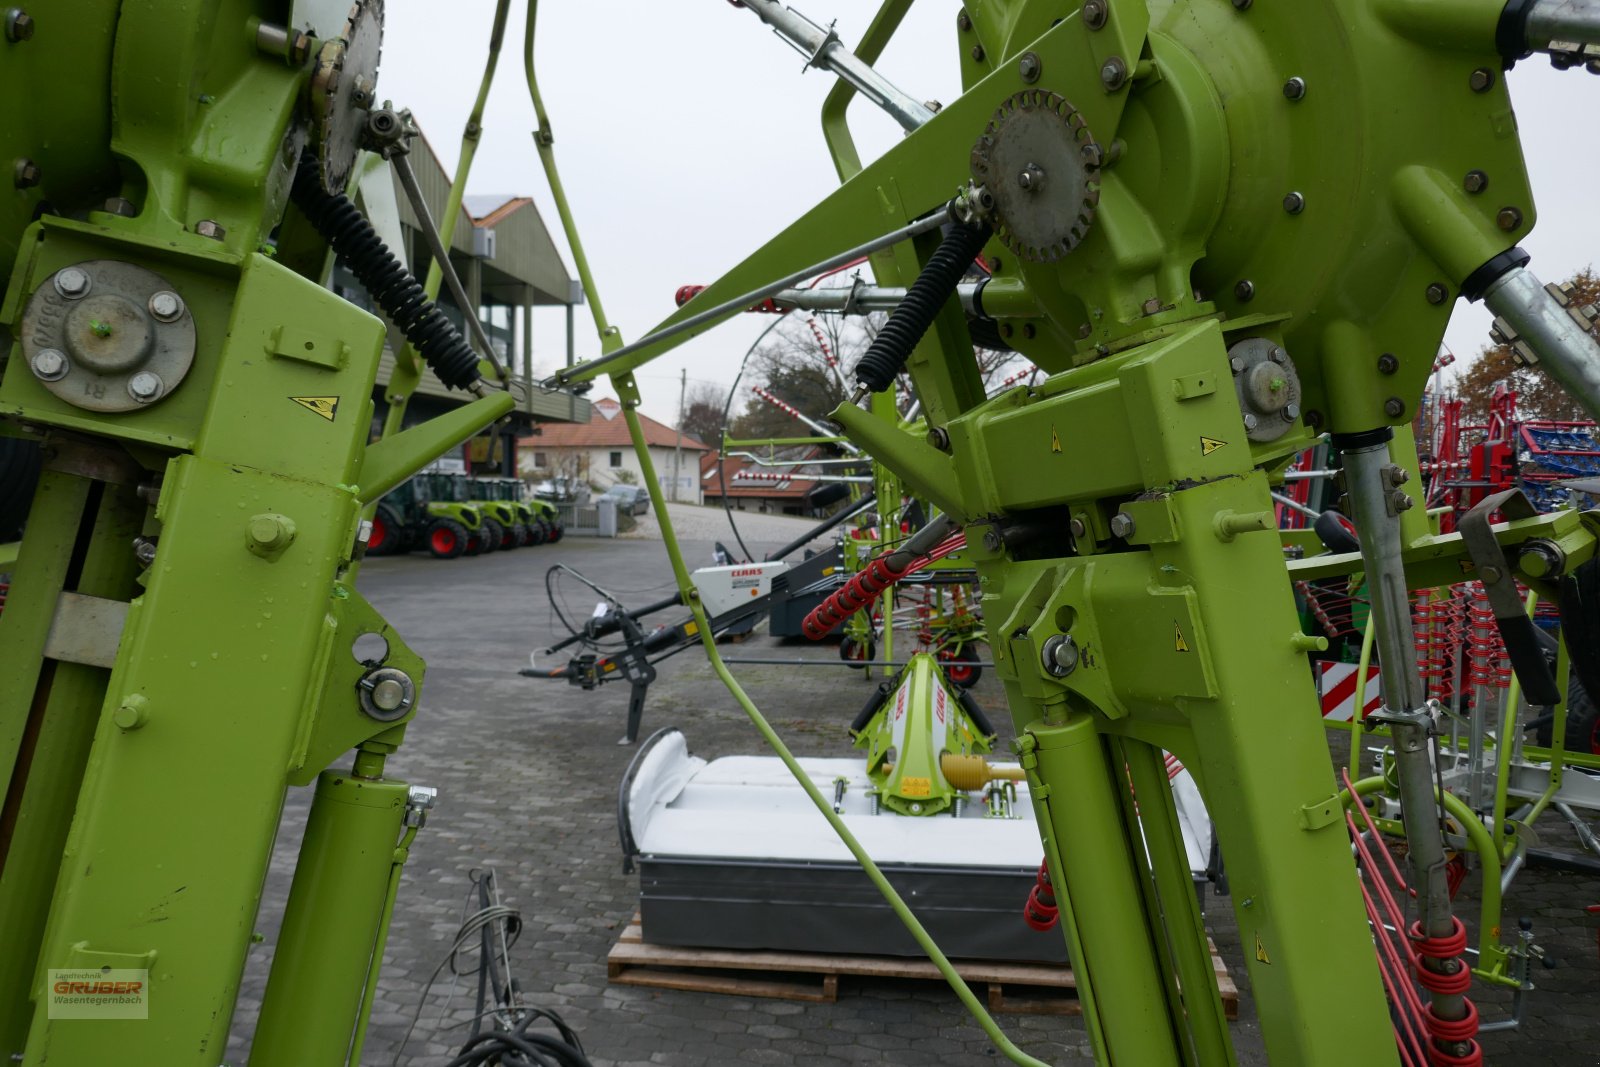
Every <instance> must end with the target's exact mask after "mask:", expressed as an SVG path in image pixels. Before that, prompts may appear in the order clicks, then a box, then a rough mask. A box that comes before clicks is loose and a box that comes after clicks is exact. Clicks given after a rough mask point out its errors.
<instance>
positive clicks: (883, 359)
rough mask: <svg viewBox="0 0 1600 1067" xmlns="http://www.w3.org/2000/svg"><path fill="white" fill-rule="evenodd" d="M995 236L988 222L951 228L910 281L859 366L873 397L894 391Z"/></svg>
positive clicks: (862, 380)
mask: <svg viewBox="0 0 1600 1067" xmlns="http://www.w3.org/2000/svg"><path fill="white" fill-rule="evenodd" d="M991 232H992V231H991V230H990V228H989V224H988V223H980V224H979V225H977V226H972V225H969V224H966V223H957V224H955V225H954V226H952V227H951V228H950V232H949V233H947V234H945V238H944V241H943V242H941V243H940V245H939V248H938V251H936V252H934V254H933V255H932V256H930V257H929V258H928V265H927V266H925V267H923V268H922V273H921V274H918V275H917V280H916V281H915V282H913V283H911V288H910V290H909V291H907V293H906V296H905V299H904V300H902V301H901V302H900V306H899V307H897V308H895V309H894V314H892V315H890V316H889V321H888V322H886V323H884V326H883V329H882V330H881V331H879V333H878V336H877V337H875V338H873V340H872V344H871V345H870V346H869V347H868V348H867V354H866V355H864V356H862V357H861V361H860V362H859V363H857V364H856V370H855V375H856V380H857V381H859V382H860V383H861V384H862V385H865V386H866V387H867V388H868V389H870V390H872V391H873V392H874V393H881V392H883V391H884V390H885V389H887V388H889V385H890V384H891V383H892V382H893V381H894V380H895V378H896V377H897V376H898V375H899V373H900V371H901V369H902V368H904V367H905V365H906V360H907V359H909V358H911V350H912V349H913V348H916V347H917V342H918V341H920V340H922V335H923V334H925V333H927V332H928V327H929V326H931V325H933V320H934V317H935V316H936V315H938V314H939V309H940V308H942V307H944V303H945V301H946V300H949V299H950V294H951V293H953V292H955V289H956V285H957V284H959V283H960V281H961V276H962V275H963V274H965V273H966V272H967V268H968V267H969V266H971V265H972V261H973V259H974V258H976V257H977V255H978V253H979V252H980V251H982V250H983V246H984V245H985V244H987V243H988V241H989V235H990V234H991Z"/></svg>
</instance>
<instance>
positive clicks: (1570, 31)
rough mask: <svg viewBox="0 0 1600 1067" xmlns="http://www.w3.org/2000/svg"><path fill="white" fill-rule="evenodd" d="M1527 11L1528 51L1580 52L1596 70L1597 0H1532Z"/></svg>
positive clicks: (1599, 57)
mask: <svg viewBox="0 0 1600 1067" xmlns="http://www.w3.org/2000/svg"><path fill="white" fill-rule="evenodd" d="M1527 12H1528V13H1527V16H1526V19H1525V21H1524V23H1523V37H1524V40H1525V43H1526V44H1527V47H1528V50H1529V51H1532V52H1550V53H1552V54H1555V55H1567V56H1580V57H1582V58H1583V59H1585V60H1586V61H1587V63H1588V67H1589V70H1590V71H1592V72H1594V73H1600V0H1534V2H1533V4H1532V6H1530V7H1529V8H1528V9H1527Z"/></svg>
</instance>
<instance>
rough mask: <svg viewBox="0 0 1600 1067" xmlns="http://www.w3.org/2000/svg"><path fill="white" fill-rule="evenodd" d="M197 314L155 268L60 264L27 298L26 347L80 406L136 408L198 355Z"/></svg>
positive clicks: (165, 390)
mask: <svg viewBox="0 0 1600 1067" xmlns="http://www.w3.org/2000/svg"><path fill="white" fill-rule="evenodd" d="M194 352H195V332H194V318H193V317H192V316H191V315H190V314H189V308H188V305H187V304H186V303H185V302H184V300H183V298H182V297H181V296H180V295H179V294H178V293H177V291H176V290H174V289H173V287H172V285H171V284H170V283H169V282H168V281H167V280H166V279H165V278H163V277H162V276H161V275H159V274H157V273H156V272H155V271H153V270H146V269H145V268H144V267H139V266H135V265H134V264H132V263H123V262H121V261H120V260H114V259H91V260H87V261H85V262H83V263H74V264H72V265H71V266H69V267H62V268H61V269H60V270H58V271H56V272H55V273H54V274H52V275H50V276H49V277H48V278H46V279H45V280H44V283H43V284H42V285H40V286H39V287H38V288H37V289H35V290H34V292H33V295H32V296H31V297H29V298H28V306H27V308H26V309H25V310H24V311H23V313H22V355H23V358H24V360H25V361H26V362H27V365H28V368H29V370H31V371H32V372H33V375H34V377H35V378H37V379H38V380H39V383H40V384H41V385H43V386H44V387H45V388H46V389H48V390H50V392H52V393H54V394H55V395H56V396H58V397H60V398H61V399H62V400H64V401H66V402H67V403H69V404H71V405H73V406H74V407H80V408H84V409H85V410H88V411H107V412H116V411H133V410H135V409H137V408H143V407H149V406H150V405H151V404H154V403H156V402H158V401H160V400H161V399H162V398H163V397H165V396H167V395H168V394H169V393H171V392H172V390H174V389H176V388H177V387H178V384H179V383H180V382H182V381H183V379H184V376H185V375H187V374H188V373H189V368H190V366H192V365H193V363H194Z"/></svg>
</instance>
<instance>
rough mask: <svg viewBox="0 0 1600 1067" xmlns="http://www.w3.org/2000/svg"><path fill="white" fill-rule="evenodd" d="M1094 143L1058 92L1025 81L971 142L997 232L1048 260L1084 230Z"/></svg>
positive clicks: (1021, 251)
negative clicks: (990, 199)
mask: <svg viewBox="0 0 1600 1067" xmlns="http://www.w3.org/2000/svg"><path fill="white" fill-rule="evenodd" d="M1100 157H1101V151H1100V146H1099V145H1097V144H1096V143H1095V141H1094V138H1093V136H1091V135H1090V132H1089V128H1088V126H1086V125H1084V121H1083V116H1082V115H1080V114H1079V113H1078V109H1077V108H1075V107H1073V106H1072V105H1071V104H1070V103H1068V102H1067V100H1066V99H1065V98H1064V97H1062V96H1060V95H1059V94H1057V93H1052V92H1049V91H1047V90H1044V89H1025V90H1023V91H1022V92H1020V93H1016V94H1013V95H1012V96H1010V97H1009V98H1007V99H1006V101H1005V103H1003V104H1001V105H1000V107H999V108H998V109H997V110H996V111H995V113H994V117H993V118H991V119H990V120H989V125H988V126H987V127H985V129H984V131H983V136H982V137H980V138H978V143H977V144H975V145H973V146H972V158H971V164H972V177H973V180H974V181H977V182H979V183H980V184H982V185H983V186H984V187H985V188H987V189H988V190H989V191H990V192H991V193H992V194H993V195H994V199H995V215H996V220H995V236H997V237H999V238H1000V240H1001V242H1003V243H1004V244H1005V246H1006V247H1007V248H1009V249H1011V251H1012V252H1015V253H1016V254H1017V255H1019V256H1021V257H1022V258H1023V259H1027V260H1032V261H1033V262H1035V263H1054V262H1055V261H1057V260H1059V259H1061V258H1062V257H1063V256H1065V255H1066V254H1067V253H1068V252H1071V251H1072V250H1073V249H1074V248H1076V247H1077V246H1078V243H1079V242H1080V241H1082V240H1083V238H1084V236H1085V235H1086V234H1087V233H1088V232H1089V225H1090V223H1091V222H1092V221H1093V220H1094V210H1095V205H1097V204H1098V203H1099V202H1100V187H1099V185H1098V184H1097V183H1096V181H1095V177H1096V175H1097V173H1098V172H1099V169H1100Z"/></svg>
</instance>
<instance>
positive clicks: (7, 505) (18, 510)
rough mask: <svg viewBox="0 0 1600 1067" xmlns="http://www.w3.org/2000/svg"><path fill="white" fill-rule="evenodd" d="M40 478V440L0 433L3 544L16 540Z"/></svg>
mask: <svg viewBox="0 0 1600 1067" xmlns="http://www.w3.org/2000/svg"><path fill="white" fill-rule="evenodd" d="M38 482H39V445H38V443H37V442H34V441H24V440H21V439H20V438H16V437H0V544H4V543H6V542H7V541H15V540H16V539H17V537H18V535H19V534H20V533H21V532H22V524H23V523H24V522H26V521H27V518H28V509H29V508H30V507H32V506H33V490H34V486H36V485H37V484H38Z"/></svg>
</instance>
